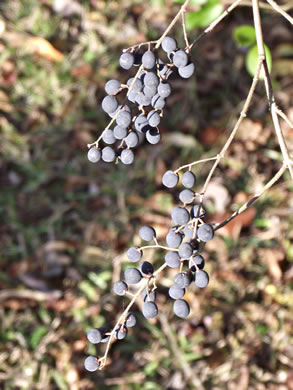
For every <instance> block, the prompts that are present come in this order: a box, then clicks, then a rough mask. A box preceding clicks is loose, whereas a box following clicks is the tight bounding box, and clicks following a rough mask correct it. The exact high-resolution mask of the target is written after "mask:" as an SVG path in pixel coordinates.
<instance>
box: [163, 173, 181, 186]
mask: <svg viewBox="0 0 293 390" xmlns="http://www.w3.org/2000/svg"><path fill="white" fill-rule="evenodd" d="M178 181H179V176H178V175H177V173H174V172H172V171H167V172H165V173H164V175H163V178H162V183H163V184H164V186H165V187H168V188H174V187H176V186H177V184H178Z"/></svg>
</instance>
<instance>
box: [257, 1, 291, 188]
mask: <svg viewBox="0 0 293 390" xmlns="http://www.w3.org/2000/svg"><path fill="white" fill-rule="evenodd" d="M252 11H253V19H254V27H255V33H256V43H257V50H258V57H259V61H261V62H262V67H263V70H264V82H265V87H266V92H267V96H268V100H269V105H270V109H271V116H272V120H273V124H274V129H275V132H276V136H277V138H278V142H279V145H280V149H281V152H282V155H283V160H284V162H285V164H286V165H287V167H288V169H289V172H290V175H291V179H292V180H293V167H292V165H291V163H290V160H291V159H290V156H289V151H288V148H287V145H286V141H285V139H284V136H283V133H282V129H281V125H280V122H279V117H278V107H277V105H276V101H275V96H274V93H273V88H272V82H271V78H270V73H269V70H268V65H267V61H266V56H265V49H264V41H263V34H262V27H261V19H260V11H259V5H258V0H252Z"/></svg>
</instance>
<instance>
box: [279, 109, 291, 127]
mask: <svg viewBox="0 0 293 390" xmlns="http://www.w3.org/2000/svg"><path fill="white" fill-rule="evenodd" d="M276 112H277V114H278V115H279V116H280V117H281V118H283V119H284V121H285V122H286V123H287V125H288V126H289V127H291V129H293V123H292V122H291V121H290V119H289V118H288V117H287V115H286V114H285V113H284V112H283V111H282V110H280V109H279V108H278V107H277V108H276Z"/></svg>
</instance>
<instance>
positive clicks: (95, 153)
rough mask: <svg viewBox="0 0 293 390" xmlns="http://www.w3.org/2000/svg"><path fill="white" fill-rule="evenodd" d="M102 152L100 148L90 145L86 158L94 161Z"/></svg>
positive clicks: (97, 159) (98, 158)
mask: <svg viewBox="0 0 293 390" xmlns="http://www.w3.org/2000/svg"><path fill="white" fill-rule="evenodd" d="M101 156H102V153H101V151H100V149H97V148H96V147H95V146H93V147H91V148H90V150H89V151H88V154H87V158H88V160H89V161H90V162H92V163H96V162H98V161H99V160H100V158H101Z"/></svg>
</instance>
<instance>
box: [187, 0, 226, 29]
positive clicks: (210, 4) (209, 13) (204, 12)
mask: <svg viewBox="0 0 293 390" xmlns="http://www.w3.org/2000/svg"><path fill="white" fill-rule="evenodd" d="M223 10H224V6H223V4H222V3H221V2H220V1H219V0H208V1H207V2H206V4H204V5H203V6H202V7H201V9H200V10H199V11H195V12H189V13H188V14H187V15H186V28H187V30H193V29H194V28H197V27H206V26H208V25H209V24H210V23H212V22H213V21H214V20H215V19H216V18H217V17H218V16H220V15H221V13H222V12H223Z"/></svg>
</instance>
